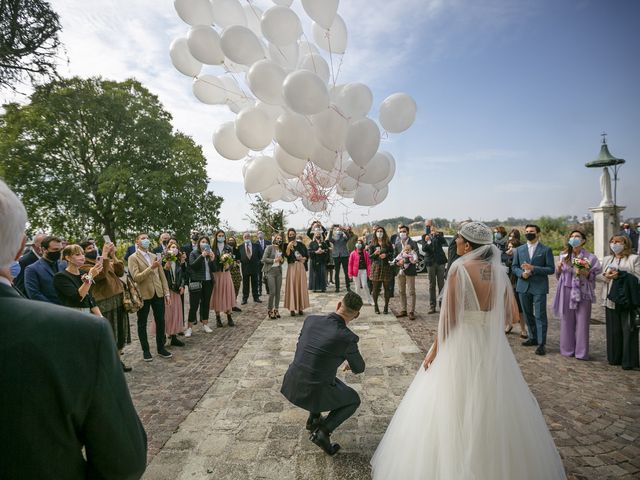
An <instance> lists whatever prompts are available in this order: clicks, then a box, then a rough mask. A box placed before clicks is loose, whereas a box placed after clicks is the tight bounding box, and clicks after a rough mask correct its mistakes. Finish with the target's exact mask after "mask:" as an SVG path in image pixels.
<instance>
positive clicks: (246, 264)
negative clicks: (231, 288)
mask: <svg viewBox="0 0 640 480" xmlns="http://www.w3.org/2000/svg"><path fill="white" fill-rule="evenodd" d="M238 250H239V251H240V265H241V266H242V272H243V273H255V272H259V271H260V267H261V265H262V263H261V261H262V251H261V250H260V245H258V244H257V243H252V244H251V258H249V257H247V249H246V248H245V245H244V243H242V244H240V245H239V246H238Z"/></svg>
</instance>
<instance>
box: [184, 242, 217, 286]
mask: <svg viewBox="0 0 640 480" xmlns="http://www.w3.org/2000/svg"><path fill="white" fill-rule="evenodd" d="M216 258H217V257H214V259H213V260H209V259H207V262H208V264H209V274H210V275H211V280H213V272H215V268H216ZM189 281H191V282H204V281H205V266H204V257H203V256H202V253H200V250H199V249H198V248H195V249H194V250H193V251H192V252H191V253H190V254H189Z"/></svg>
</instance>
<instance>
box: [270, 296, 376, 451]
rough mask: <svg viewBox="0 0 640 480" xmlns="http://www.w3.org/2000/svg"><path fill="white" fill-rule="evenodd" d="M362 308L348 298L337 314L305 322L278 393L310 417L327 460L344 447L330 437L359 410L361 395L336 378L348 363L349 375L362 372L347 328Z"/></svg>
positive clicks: (354, 341)
mask: <svg viewBox="0 0 640 480" xmlns="http://www.w3.org/2000/svg"><path fill="white" fill-rule="evenodd" d="M360 308H362V299H361V298H360V296H359V295H358V294H357V293H354V292H347V294H346V295H345V296H344V298H343V299H342V301H340V302H338V306H337V307H336V311H335V313H331V314H329V315H311V316H308V317H307V318H306V320H305V321H304V324H303V325H302V331H301V332H300V337H299V338H298V346H297V347H296V353H295V356H294V359H293V363H291V365H289V369H288V370H287V373H286V374H285V376H284V380H283V382H282V389H281V390H280V391H281V392H282V394H283V395H284V396H285V397H286V398H287V400H289V401H290V402H291V403H293V404H294V405H295V406H297V407H300V408H302V409H304V410H307V411H308V412H309V418H308V420H307V430H309V431H310V432H312V433H311V436H310V437H309V439H310V440H311V441H312V442H313V443H315V444H316V445H318V446H319V447H320V448H322V449H323V450H324V451H325V452H326V453H327V454H329V455H334V454H335V453H336V452H337V451H338V450H339V449H340V445H338V444H337V443H333V444H332V443H331V440H330V435H331V433H332V432H333V431H334V430H335V429H336V428H338V426H340V425H341V424H342V423H343V422H344V421H345V420H347V419H348V418H349V417H350V416H351V415H353V414H354V413H355V411H356V410H357V409H358V407H359V406H360V397H359V396H358V394H357V392H356V391H355V390H354V389H352V388H351V387H349V386H347V385H346V384H345V383H344V382H342V381H340V380H339V379H338V378H336V371H337V369H338V367H339V366H340V365H342V364H343V363H344V362H345V361H346V362H347V364H346V365H345V367H344V369H345V370H351V371H352V372H353V373H362V372H364V367H365V365H364V360H363V359H362V356H361V355H360V352H359V351H358V340H359V339H358V336H357V335H356V334H355V333H353V332H352V331H351V330H349V328H348V327H347V325H348V324H349V322H351V321H352V320H354V319H356V318H358V315H360ZM326 411H330V413H329V414H328V415H327V417H326V418H323V417H322V416H321V412H326Z"/></svg>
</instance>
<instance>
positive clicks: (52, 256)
mask: <svg viewBox="0 0 640 480" xmlns="http://www.w3.org/2000/svg"><path fill="white" fill-rule="evenodd" d="M61 253H62V252H47V253H46V255H47V260H49V261H51V262H57V261H58V260H60V254H61Z"/></svg>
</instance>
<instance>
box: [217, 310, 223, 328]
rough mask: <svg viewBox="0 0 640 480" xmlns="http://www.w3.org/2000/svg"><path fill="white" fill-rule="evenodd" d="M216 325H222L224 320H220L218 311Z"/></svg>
mask: <svg viewBox="0 0 640 480" xmlns="http://www.w3.org/2000/svg"><path fill="white" fill-rule="evenodd" d="M216 327H218V328H220V327H222V320H220V314H219V313H216Z"/></svg>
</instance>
